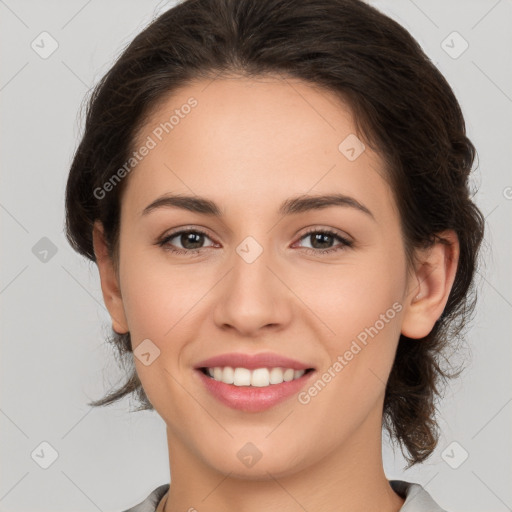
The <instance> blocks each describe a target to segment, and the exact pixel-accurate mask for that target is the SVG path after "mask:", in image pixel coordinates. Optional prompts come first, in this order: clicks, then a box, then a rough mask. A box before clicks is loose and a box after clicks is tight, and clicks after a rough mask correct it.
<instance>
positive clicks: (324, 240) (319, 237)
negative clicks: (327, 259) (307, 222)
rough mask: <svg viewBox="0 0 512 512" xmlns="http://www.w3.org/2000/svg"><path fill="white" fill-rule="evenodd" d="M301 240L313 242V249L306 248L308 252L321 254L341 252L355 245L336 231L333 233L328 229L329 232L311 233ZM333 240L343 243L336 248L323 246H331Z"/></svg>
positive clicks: (317, 231)
mask: <svg viewBox="0 0 512 512" xmlns="http://www.w3.org/2000/svg"><path fill="white" fill-rule="evenodd" d="M300 239H301V240H303V239H306V240H307V239H309V240H311V241H312V246H313V247H312V248H309V247H306V248H305V249H306V251H308V252H314V253H320V254H323V253H327V252H334V251H341V250H343V249H344V248H345V247H352V245H353V242H351V241H350V240H347V239H346V238H344V237H342V236H341V235H339V234H338V233H336V232H335V231H331V230H328V229H327V230H316V231H309V232H308V233H306V234H305V235H303V236H302V237H301V238H300ZM333 240H338V241H339V242H341V243H340V244H339V245H337V246H334V247H327V248H326V247H323V246H322V245H324V244H327V245H328V246H330V244H331V242H332V241H333ZM318 244H319V245H320V247H318Z"/></svg>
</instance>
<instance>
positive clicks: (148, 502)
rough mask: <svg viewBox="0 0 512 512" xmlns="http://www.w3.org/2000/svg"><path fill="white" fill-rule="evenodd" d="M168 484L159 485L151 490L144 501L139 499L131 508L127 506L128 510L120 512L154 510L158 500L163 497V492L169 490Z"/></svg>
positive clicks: (153, 511) (147, 511) (150, 511)
mask: <svg viewBox="0 0 512 512" xmlns="http://www.w3.org/2000/svg"><path fill="white" fill-rule="evenodd" d="M169 485H170V484H163V485H160V486H159V487H157V488H156V489H155V490H154V491H152V492H151V493H150V494H149V496H148V497H147V498H146V499H145V500H144V501H141V502H140V503H138V504H137V505H135V506H133V507H132V508H129V509H128V510H123V511H122V512H155V510H156V507H157V506H158V504H159V503H160V500H161V499H162V498H163V496H164V494H165V493H166V492H167V491H168V490H169Z"/></svg>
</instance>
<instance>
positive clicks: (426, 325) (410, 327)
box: [401, 230, 460, 339]
mask: <svg viewBox="0 0 512 512" xmlns="http://www.w3.org/2000/svg"><path fill="white" fill-rule="evenodd" d="M438 237H439V238H442V239H444V240H446V243H443V242H442V241H437V242H436V243H435V244H434V245H433V246H432V247H429V248H428V249H425V250H422V251H420V252H419V254H418V260H419V263H418V265H417V268H416V269H415V271H414V273H413V274H412V276H411V277H410V281H409V282H410V283H411V285H410V287H409V290H408V294H407V295H406V297H405V299H404V303H405V305H406V307H405V312H404V315H403V320H402V330H401V332H402V334H403V335H404V336H407V337H408V338H414V339H418V338H424V337H425V336H427V335H428V334H429V333H430V331H431V330H432V328H433V327H434V324H435V323H436V321H437V320H439V318H440V317H441V315H442V313H443V311H444V308H445V306H446V303H447V302H448V297H449V296H450V291H451V289H452V286H453V283H454V281H455V275H456V273H457V265H458V261H459V250H460V248H459V241H458V238H457V234H456V233H455V232H454V231H453V230H449V231H443V232H442V233H439V234H438Z"/></svg>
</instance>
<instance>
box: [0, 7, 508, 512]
mask: <svg viewBox="0 0 512 512" xmlns="http://www.w3.org/2000/svg"><path fill="white" fill-rule="evenodd" d="M370 3H371V4H373V5H375V6H376V7H378V8H380V9H381V10H383V11H384V12H386V13H387V14H389V15H390V16H391V17H393V18H394V19H396V20H397V21H399V22H400V23H401V24H402V25H404V26H405V27H406V28H407V29H408V30H409V31H410V32H411V33H412V34H413V36H415V37H416V38H417V39H418V41H419V42H420V44H421V45H422V47H423V48H424V49H425V51H426V53H427V54H428V55H429V56H430V57H431V58H432V60H433V61H434V63H435V64H436V65H437V66H438V67H439V69H440V70H441V72H442V73H443V74H444V75H445V76H446V78H447V79H448V81H449V82H450V84H451V85H452V87H453V89H454V91H455V94H456V95H457V97H458V98H459V100H460V103H461V105H462V108H463V111H464V114H465V116H466V120H467V126H468V132H469V136H470V138H471V139H472V140H473V142H474V144H475V145H476V147H477V149H478V153H479V160H478V162H477V164H478V165H477V166H475V167H476V170H475V174H474V180H473V184H474V188H475V189H476V188H478V193H477V195H476V202H477V204H478V206H479V207H480V208H481V209H482V211H483V213H484V215H485V216H486V221H487V244H488V245H489V246H490V247H491V248H490V249H489V250H486V253H485V261H486V264H485V267H482V269H481V270H480V273H479V277H478V287H479V289H480V300H479V304H478V308H477V313H476V316H475V319H474V322H473V324H472V328H471V330H470V332H469V333H468V338H467V339H468V345H469V348H470V350H469V353H463V354H460V355H459V357H462V358H464V357H471V359H470V362H469V363H468V366H467V370H466V371H465V372H464V374H463V375H462V377H461V378H460V379H459V380H457V381H454V382H452V383H451V385H450V386H449V387H448V389H447V393H446V397H445V399H444V401H443V402H442V403H441V405H440V423H441V428H442V437H441V439H440V442H439V446H438V449H436V451H435V453H434V454H433V455H432V457H431V458H430V459H429V460H428V461H427V462H426V463H424V464H423V465H420V466H417V467H415V468H413V469H411V470H409V471H406V472H404V471H403V469H402V468H403V466H404V461H403V459H402V457H401V454H400V451H399V450H397V453H396V454H395V455H393V451H392V450H391V448H390V447H389V446H388V444H387V442H386V445H385V451H384V459H385V460H384V464H385V469H386V473H387V475H388V478H390V479H391V478H399V479H405V480H409V481H415V482H419V483H421V484H422V485H424V486H425V487H426V489H427V490H428V491H429V492H430V493H431V495H432V496H433V497H434V499H435V500H437V501H438V502H439V503H440V504H441V505H442V506H443V507H444V508H446V509H447V510H449V511H450V512H451V511H453V512H455V511H465V512H476V511H485V512H491V511H496V512H499V511H505V510H511V507H512V488H511V486H510V481H511V475H512V471H511V469H512V467H511V466H512V464H511V460H512V457H511V451H512V450H511V445H512V443H511V436H510V431H511V429H510V424H511V416H512V404H511V401H512V387H511V372H510V366H511V364H510V363H511V344H510V317H511V313H512V309H511V308H512V295H511V291H510V290H511V282H510V281H511V272H510V261H511V257H512V255H511V252H512V251H511V249H512V243H511V238H512V235H511V229H510V220H511V210H512V199H511V198H512V188H511V187H512V175H511V171H510V164H511V161H512V158H511V146H512V117H511V113H512V59H511V49H512V31H511V30H510V26H511V23H512V2H511V1H510V0H508V1H507V0H501V1H496V0H489V1H484V0H478V1H477V0H472V1H468V0H465V1H451V0H450V1H448V0H435V1H426V0H414V1H413V0H386V1H383V0H379V1H371V2H370ZM171 5H173V2H167V3H166V2H162V1H160V2H156V1H145V2H142V1H139V2H136V1H133V0H131V1H128V0H116V1H113V0H110V1H103V2H100V1H98V0H89V1H83V0H80V1H75V0H73V1H67V2H63V1H48V0H47V1H44V2H41V1H28V0H25V1H22V0H18V1H16V0H5V1H4V0H0V51H1V60H0V62H1V67H0V101H1V106H0V108H1V117H2V123H1V125H0V130H1V132H0V144H1V164H2V167H1V170H2V174H1V179H2V184H1V187H0V222H1V229H2V246H1V247H2V254H1V265H0V301H1V343H2V346H1V355H2V358H1V369H0V378H1V388H0V389H1V404H0V432H1V445H0V449H1V453H0V458H1V459H0V460H1V461H2V462H1V465H0V472H1V473H0V478H1V480H0V510H1V511H52V512H58V511H70V510H73V511H94V510H101V511H108V510H113V511H115V510H118V511H119V510H124V509H125V508H128V507H130V506H133V505H134V504H136V503H138V502H139V501H142V499H144V498H145V497H146V496H147V495H148V494H149V492H150V491H152V490H153V489H154V488H155V487H156V486H157V485H160V484H162V483H167V482H168V478H169V468H168V454H167V445H166V439H165V424H164V422H163V420H162V419H161V418H160V417H159V416H158V415H157V413H155V412H139V413H133V414H129V413H128V408H129V406H130V401H129V400H127V399H126V400H124V401H123V402H121V403H119V404H117V405H116V406H113V407H109V408H103V409H98V408H89V407H87V405H86V402H87V401H89V400H91V399H96V398H99V397H100V396H102V395H103V393H104V392H105V391H106V390H107V389H108V387H109V386H111V385H114V384H116V383H117V379H119V378H120V377H121V373H120V371H119V370H118V369H117V366H116V364H115V360H114V358H113V356H112V353H111V352H110V349H109V348H108V347H107V346H106V345H105V342H104V339H105V334H107V333H108V331H109V325H110V319H109V316H108V314H107V311H106V309H105V308H104V306H103V301H102V296H101V290H100V285H99V279H98V273H97V269H96V267H95V266H94V265H93V264H90V263H88V262H87V261H86V260H85V259H83V258H81V257H79V256H78V255H77V254H76V253H74V252H73V251H72V250H71V248H70V247H69V246H68V244H67V242H66V240H65V237H64V233H63V226H64V224H63V222H64V188H65V183H66V178H67V173H68V169H69V165H70V162H71V158H72V154H73V151H74V149H75V148H76V146H77V144H78V140H79V139H78V138H79V135H80V126H81V122H80V117H79V108H80V105H81V102H82V99H83V98H84V95H85V93H86V92H87V90H88V89H89V88H90V87H91V86H92V85H94V84H95V83H96V82H97V81H98V80H99V78H100V77H101V76H102V75H103V74H104V73H105V72H106V71H107V70H108V69H109V67H110V66H111V64H112V62H113V59H114V57H116V56H117V55H118V54H119V53H120V51H121V50H122V48H123V47H124V46H125V45H126V44H127V43H129V42H130V41H131V40H132V39H133V37H134V36H135V35H136V34H137V33H138V32H140V31H141V30H142V29H143V28H144V27H145V26H146V25H147V24H148V23H149V22H150V21H151V19H152V18H153V16H156V15H158V14H159V13H161V12H163V11H165V10H167V9H168V8H169V7H170V6H171ZM43 31H46V32H48V33H49V34H51V37H52V38H53V39H54V40H56V41H57V43H58V48H57V50H56V51H55V52H54V53H53V54H52V55H50V56H49V57H48V58H45V59H43V58H42V57H41V56H40V55H39V54H38V53H36V51H34V50H33V49H32V47H31V43H32V41H34V40H35V41H36V43H38V42H39V43H38V44H39V46H40V50H39V51H42V50H43V48H42V46H43V44H44V48H45V49H46V50H45V51H48V49H50V48H51V46H50V44H51V41H50V40H49V39H45V42H44V43H41V37H40V36H39V34H41V32H43ZM454 31H456V32H458V33H459V34H460V35H461V36H462V38H463V39H464V40H465V41H467V43H468V44H469V47H468V49H467V50H466V51H465V52H464V53H462V54H461V55H456V54H458V53H459V52H460V51H461V50H462V49H463V44H464V41H463V40H462V39H461V38H459V36H457V35H455V36H453V35H452V36H450V34H452V32H454ZM448 36H450V37H448ZM43 37H48V36H43ZM447 37H448V39H447ZM443 41H445V42H444V43H443ZM449 53H451V55H450V54H449ZM454 56H457V58H454ZM44 237H46V238H47V239H49V240H50V241H51V244H50V243H49V242H48V240H42V241H41V239H43V238H44ZM52 246H53V252H55V251H56V252H55V254H53V252H52ZM34 247H35V249H34ZM44 250H49V252H48V253H44ZM385 441H386V440H385ZM42 442H47V443H49V444H50V445H51V446H52V447H53V448H54V449H55V450H56V452H58V457H57V459H56V460H55V462H54V463H53V464H52V465H51V466H50V467H48V469H43V468H42V467H40V464H44V463H45V460H44V459H45V457H46V462H49V459H48V457H50V453H51V452H50V450H49V449H48V448H45V445H43V447H41V443H42ZM452 443H456V444H452ZM41 448H43V452H41ZM34 451H35V453H39V454H41V453H44V456H41V455H40V456H39V458H38V457H37V456H36V455H35V454H34ZM466 452H467V454H468V458H467V460H463V459H464V456H465V453H466ZM33 454H34V455H33ZM452 466H458V467H457V468H454V467H452Z"/></svg>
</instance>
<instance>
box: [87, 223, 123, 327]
mask: <svg viewBox="0 0 512 512" xmlns="http://www.w3.org/2000/svg"><path fill="white" fill-rule="evenodd" d="M92 238H93V247H94V254H95V256H96V264H97V265H98V270H99V273H100V280H101V291H102V294H103V300H104V302H105V306H106V307H107V309H108V312H109V313H110V317H111V318H112V328H113V329H114V331H115V332H116V333H118V334H124V333H127V332H128V331H129V329H128V324H127V322H126V316H125V313H124V307H123V299H122V296H121V290H120V287H119V282H118V277H117V275H116V272H115V269H114V265H113V262H112V259H111V257H110V255H109V253H108V247H107V243H106V241H105V237H104V234H103V226H102V224H101V222H100V221H95V223H94V227H93V233H92Z"/></svg>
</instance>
